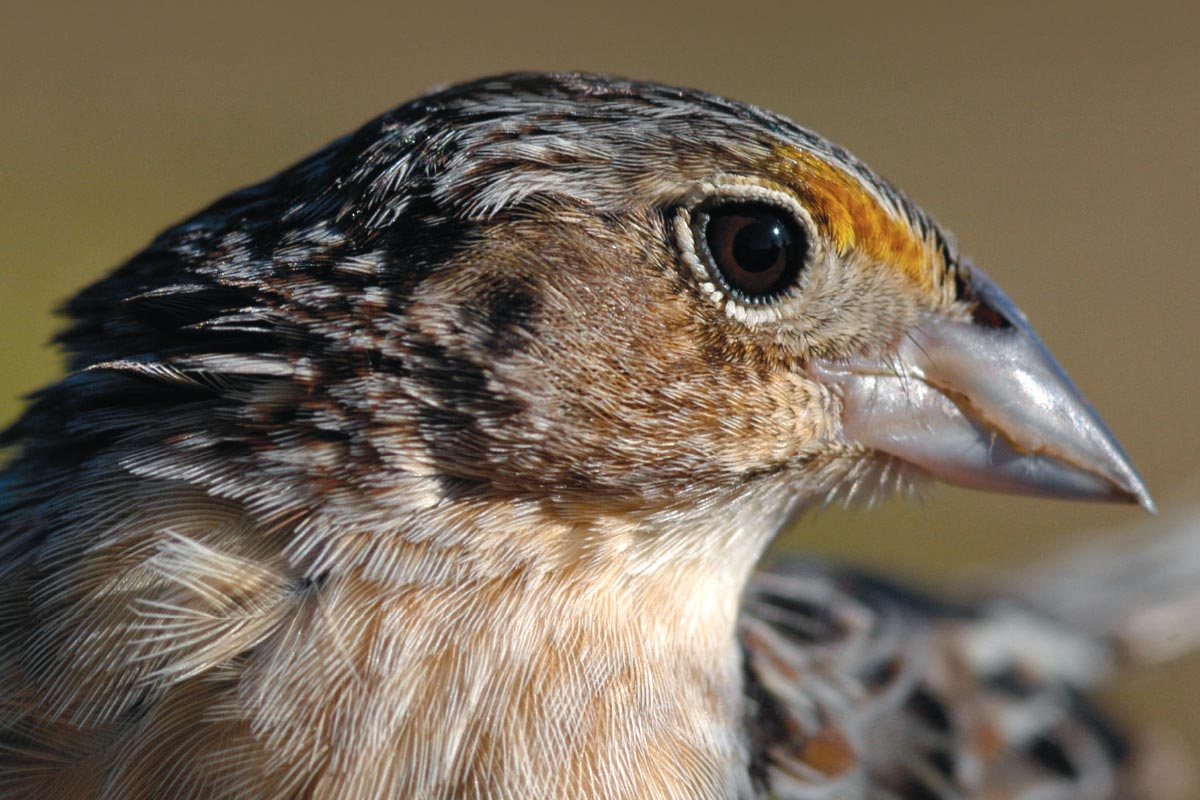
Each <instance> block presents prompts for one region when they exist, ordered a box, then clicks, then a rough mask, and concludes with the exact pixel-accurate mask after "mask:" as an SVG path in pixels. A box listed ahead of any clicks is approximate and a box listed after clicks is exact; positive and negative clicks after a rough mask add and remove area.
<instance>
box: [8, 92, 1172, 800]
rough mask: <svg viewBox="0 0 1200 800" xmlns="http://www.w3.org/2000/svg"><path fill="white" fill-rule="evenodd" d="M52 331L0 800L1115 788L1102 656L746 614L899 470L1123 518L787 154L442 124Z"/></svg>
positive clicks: (789, 134) (28, 506) (918, 601)
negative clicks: (802, 534) (781, 545)
mask: <svg viewBox="0 0 1200 800" xmlns="http://www.w3.org/2000/svg"><path fill="white" fill-rule="evenodd" d="M67 313H68V315H69V316H70V318H71V325H70V327H69V328H68V329H67V330H66V331H65V332H64V333H63V334H62V335H61V336H60V338H59V341H60V343H61V344H62V346H63V348H64V349H65V351H66V352H67V354H68V356H69V360H70V361H69V367H70V374H69V375H68V377H67V378H65V379H64V380H62V381H61V382H59V383H57V384H54V385H53V386H50V387H48V388H47V389H45V390H43V391H42V392H41V393H39V395H38V396H37V397H36V398H35V399H34V401H33V402H32V404H31V405H30V407H29V409H28V411H27V412H26V414H25V415H24V416H23V417H22V418H21V420H19V421H18V422H17V423H16V424H15V425H14V426H13V427H12V428H11V429H10V430H9V431H8V432H7V433H6V434H5V440H4V441H6V442H7V443H9V444H12V445H14V446H15V447H16V456H15V457H14V459H13V460H12V462H11V464H10V465H9V467H8V469H7V471H6V472H5V473H4V475H3V477H2V478H0V571H2V572H0V574H2V575H3V578H4V580H3V582H2V584H0V659H2V660H0V674H2V675H3V679H2V680H0V795H3V796H6V797H8V796H11V797H52V796H53V797H80V798H84V797H106V798H161V797H181V798H182V797H198V798H199V797H214V798H215V797H222V798H224V797H244V798H260V797H261V798H284V797H323V798H324V797H330V798H332V797H339V798H341V797H344V798H376V797H421V798H450V797H477V798H483V797H495V798H537V797H598V798H599V797H603V798H609V797H611V798H650V797H669V798H709V797H714V798H715V797H746V798H749V797H768V796H769V797H780V798H790V797H795V798H827V797H828V798H832V797H864V798H866V797H870V798H925V797H997V798H999V797H1033V796H1035V795H1034V794H1031V793H1030V792H1033V791H1034V789H1036V790H1037V791H1043V792H1048V793H1045V794H1036V796H1037V797H1062V798H1093V797H1094V798H1101V797H1114V796H1116V792H1117V791H1118V790H1119V789H1118V787H1119V786H1120V777H1119V776H1120V771H1119V770H1120V766H1119V765H1120V764H1121V763H1123V762H1122V759H1123V757H1124V756H1123V752H1124V747H1123V745H1120V744H1119V743H1118V741H1117V738H1116V737H1115V736H1113V735H1111V734H1109V733H1108V731H1107V726H1106V725H1104V724H1103V723H1101V722H1100V721H1099V718H1098V717H1097V716H1096V715H1095V714H1094V712H1092V711H1091V710H1090V709H1089V708H1088V707H1087V705H1086V704H1085V703H1084V702H1083V701H1082V700H1080V699H1079V698H1078V696H1077V694H1076V687H1077V686H1080V685H1083V684H1086V683H1087V682H1088V681H1091V680H1093V679H1094V678H1095V677H1096V675H1097V674H1098V673H1099V672H1100V671H1101V668H1102V667H1103V665H1104V663H1105V659H1106V658H1107V657H1108V656H1107V655H1106V653H1107V652H1108V651H1107V649H1106V648H1107V647H1108V642H1107V639H1106V638H1105V637H1106V635H1107V634H1108V632H1109V631H1107V630H1089V631H1086V632H1084V631H1074V630H1071V631H1070V632H1069V633H1063V634H1062V635H1061V636H1057V635H1055V634H1053V631H1057V630H1058V628H1056V627H1055V626H1058V625H1061V624H1062V623H1058V622H1053V621H1051V620H1050V619H1048V618H1042V617H1040V616H1038V615H1037V614H1034V613H1033V612H1028V611H1019V610H1017V609H1016V608H1015V607H1010V606H1006V605H1003V604H1002V603H1000V602H999V601H994V602H993V601H988V602H987V603H984V604H981V605H975V606H971V607H969V608H968V607H962V608H959V607H951V606H948V605H942V604H938V603H934V602H933V601H930V600H926V599H923V598H919V597H917V596H915V595H911V594H908V593H905V592H903V591H900V590H899V589H897V588H895V587H891V586H889V585H887V584H885V583H882V582H879V581H874V580H870V579H867V578H864V577H862V576H853V575H849V574H843V573H841V572H839V571H838V570H835V569H833V568H827V567H817V566H814V565H811V564H801V565H796V566H793V567H791V568H790V569H785V570H783V571H780V572H775V573H768V574H764V575H760V576H759V577H757V578H755V579H753V582H752V577H751V576H752V572H753V570H754V568H755V565H756V562H757V561H758V558H759V556H760V554H761V553H762V551H763V549H764V548H765V546H766V545H767V544H768V543H769V541H770V539H771V537H772V535H773V534H774V532H775V531H776V530H777V529H778V528H779V527H780V526H781V525H782V524H783V523H784V522H785V521H786V520H788V519H790V518H792V517H793V516H795V515H796V514H797V513H799V512H800V511H801V510H803V509H804V508H806V507H808V506H810V505H812V504H813V503H819V502H826V501H828V500H830V499H835V498H838V497H843V496H844V497H851V498H854V497H874V496H877V495H882V494H884V493H886V492H888V491H889V490H891V489H894V488H897V487H901V488H903V487H905V486H907V485H908V484H909V483H910V482H912V481H914V480H918V479H920V477H921V476H922V475H924V474H925V473H932V474H934V475H936V476H938V477H942V478H945V479H950V480H958V481H961V482H965V483H969V484H972V485H981V486H985V487H991V488H1006V489H1014V490H1020V491H1044V492H1049V493H1056V494H1073V495H1089V496H1108V497H1112V498H1115V499H1126V500H1129V499H1135V500H1137V501H1139V502H1142V503H1143V504H1145V505H1148V504H1149V498H1148V495H1147V494H1146V492H1145V489H1144V488H1143V487H1142V486H1141V484H1140V482H1139V481H1138V479H1137V477H1136V475H1135V474H1134V473H1133V472H1132V470H1131V468H1130V467H1129V465H1128V462H1127V461H1126V460H1125V459H1124V456H1123V455H1122V454H1121V453H1120V450H1119V448H1118V447H1117V445H1116V443H1115V441H1113V440H1112V438H1111V436H1109V435H1108V434H1107V432H1106V431H1105V430H1104V429H1103V426H1102V424H1101V423H1100V422H1099V420H1098V419H1096V418H1095V417H1094V415H1093V413H1092V412H1091V411H1090V409H1089V408H1088V407H1087V406H1086V403H1084V402H1083V401H1082V399H1081V398H1079V397H1078V395H1077V393H1075V391H1074V389H1073V388H1072V387H1071V386H1070V384H1069V381H1067V380H1066V378H1065V376H1062V375H1061V373H1059V372H1058V371H1057V369H1056V368H1055V367H1054V366H1053V362H1052V361H1050V360H1049V357H1048V356H1046V355H1045V354H1044V351H1042V350H1041V348H1040V344H1038V343H1037V341H1036V337H1033V335H1032V333H1031V332H1030V331H1029V330H1028V327H1027V324H1026V323H1025V321H1024V318H1023V317H1021V315H1020V312H1018V311H1016V309H1015V308H1014V307H1012V306H1011V304H1010V303H1009V302H1008V301H1007V299H1006V298H1004V297H1003V295H1002V294H1000V293H999V290H997V289H996V288H995V287H994V286H992V284H991V283H990V282H989V281H988V280H987V279H986V277H984V276H983V275H982V273H980V272H978V270H974V269H973V268H972V267H970V265H968V264H966V263H965V262H964V261H963V260H962V259H961V258H960V257H959V255H958V254H957V251H956V249H955V248H954V246H953V244H952V243H951V242H950V240H949V238H948V237H947V236H946V235H945V234H944V233H943V232H942V231H941V230H940V229H939V228H938V227H937V225H936V224H935V223H934V222H933V221H932V220H931V219H930V218H929V217H927V216H926V215H925V214H924V213H922V212H921V211H920V210H918V209H917V208H916V207H915V206H913V205H912V204H911V203H910V202H909V201H908V200H907V199H906V198H905V197H904V196H903V195H901V194H900V193H899V192H897V191H896V190H895V189H893V188H892V187H890V186H889V185H888V184H887V183H885V182H884V181H882V180H881V179H880V178H878V177H877V176H876V175H875V174H874V173H872V172H871V171H870V170H869V169H868V168H867V167H865V166H864V165H863V164H861V163H860V162H858V161H857V160H855V159H854V158H853V157H852V156H850V155H849V154H848V153H846V152H845V151H843V150H841V149H840V148H838V147H836V146H834V145H831V144H829V143H828V142H826V141H824V140H822V139H821V138H820V137H818V136H816V135H815V134H812V133H811V132H808V131H806V130H804V129H801V128H799V127H797V126H795V125H794V124H793V123H791V122H789V121H787V120H785V119H782V118H780V117H777V116H774V115H771V114H769V113H766V112H763V111H760V110H757V109H754V108H750V107H747V106H743V105H740V104H737V103H733V102H730V101H726V100H722V99H720V98H716V97H712V96H709V95H704V94H701V93H697V92H690V91H683V90H677V89H671V88H667V87H660V86H654V85H650V84H642V83H634V82H627V81H620V80H614V79H608V78H601V77H594V76H580V75H555V76H546V75H524V76H509V77H504V78H496V79H490V80H485V81H481V82H478V83H474V84H469V85H464V86H459V87H454V88H451V89H447V90H444V91H441V92H438V93H435V94H432V95H429V96H426V97H423V98H419V99H417V100H415V101H413V102H412V103H409V104H407V105H405V106H401V107H400V108H398V109H396V110H395V111H393V112H390V113H388V114H385V115H384V116H382V117H380V118H378V119H377V120H374V121H373V122H371V123H369V124H368V125H366V126H365V127H364V128H362V129H361V130H359V131H358V132H356V133H353V134H351V135H349V136H347V137H345V138H343V139H341V140H338V141H337V142H334V143H333V144H331V145H330V146H328V147H327V148H325V149H324V150H322V151H320V152H318V153H317V154H315V155H313V156H312V157H310V158H308V159H306V160H305V161H303V162H301V163H300V164H298V165H296V166H295V167H292V168H291V169H288V170H286V171H284V172H282V173H280V174H279V175H278V176H276V177H274V178H272V179H270V180H268V181H266V182H264V183H262V184H259V185H258V186H254V187H251V188H248V189H245V190H242V191H240V192H237V193H235V194H232V195H230V196H228V197H226V198H224V199H222V200H220V201H218V202H217V203H216V204H214V205H213V206H211V207H210V208H208V209H206V210H204V211H202V212H200V213H199V214H197V215H196V216H195V217H193V218H191V219H189V220H187V221H185V222H183V223H181V224H179V225H177V226H175V227H173V228H171V229H169V230H167V231H166V232H165V233H163V234H161V235H160V236H159V237H158V238H157V239H155V240H154V241H153V242H152V243H151V244H150V245H149V246H148V247H147V248H146V249H145V250H144V251H142V252H141V253H139V254H138V255H136V256H135V257H134V258H133V259H131V260H130V261H129V262H128V263H127V264H125V265H123V266H122V267H121V268H120V269H118V270H117V271H116V272H114V273H113V274H112V275H110V276H109V277H107V278H105V279H104V280H102V281H100V282H99V283H97V284H95V285H94V286H92V287H90V288H88V289H85V290H84V291H83V292H81V293H80V294H79V295H78V296H77V297H76V298H75V299H74V300H72V301H71V302H70V303H69V304H68V306H67ZM961 356H966V358H965V362H964V363H966V364H967V365H968V366H962V365H961V364H959V362H958V361H957V360H956V359H959V357H961ZM1016 356H1019V357H1016ZM993 361H994V362H995V364H994V365H993V363H992V362H993ZM971 364H977V365H981V366H979V367H978V368H972V367H970V365H971ZM985 367H986V368H985ZM993 367H994V368H993ZM997 376H1000V377H997ZM1029 376H1033V377H1034V378H1036V379H1037V381H1040V382H1041V385H1042V389H1043V390H1044V391H1045V395H1044V396H1043V400H1046V404H1045V407H1043V406H1042V405H1039V404H1038V402H1037V401H1035V400H1034V399H1033V398H1032V397H1026V395H1024V394H1022V392H1025V391H1026V389H1025V388H1023V387H1024V384H1022V383H1021V382H1020V381H1019V380H1018V378H1028V377H1029ZM1002 379H1003V380H1002ZM1010 379H1011V380H1010ZM1047 398H1048V400H1047ZM1009 399H1012V400H1013V401H1014V402H1012V403H1008V402H1007V401H1008V400H1009ZM914 425H915V426H916V429H917V430H918V432H919V435H917V436H916V437H915V439H914V438H912V437H907V438H906V436H905V435H904V434H905V432H906V431H907V430H909V427H911V426H914ZM906 426H909V427H906ZM914 441H915V442H916V444H914ZM748 585H750V586H751V589H750V592H749V594H748V595H745V606H744V608H742V602H743V596H744V593H745V591H746V588H747V586H748ZM1013 625H1016V626H1018V627H1019V628H1020V629H1021V630H1022V631H1026V632H1028V635H1029V637H1032V638H1031V640H1036V641H1042V639H1039V638H1038V637H1043V638H1044V639H1046V640H1048V641H1057V642H1058V643H1059V645H1060V646H1061V649H1062V658H1061V660H1057V659H1050V661H1049V662H1047V661H1046V660H1045V659H1040V660H1039V658H1037V657H1029V658H1026V656H1027V654H1026V653H1024V652H1022V651H1021V650H1020V648H1016V649H1013V648H1011V647H1010V645H1011V640H1010V639H1006V638H1004V636H1002V635H1001V633H1003V632H1004V631H1009V630H1010V629H1011V627H1012V626H1013ZM1006 626H1007V627H1006ZM1020 626H1024V627H1020ZM1063 630H1064V631H1066V630H1067V628H1066V627H1063ZM993 634H994V635H993ZM1018 638H1019V637H1018ZM1035 656H1036V654H1035ZM1014 687H1015V688H1014ZM1013 708H1016V709H1017V710H1016V711H1012V710H1011V709H1013ZM1005 720H1007V721H1008V722H1005ZM1012 720H1018V722H1020V724H1017V723H1016V722H1012ZM1010 723H1011V724H1010ZM1047 787H1049V788H1047ZM1055 792H1057V793H1055Z"/></svg>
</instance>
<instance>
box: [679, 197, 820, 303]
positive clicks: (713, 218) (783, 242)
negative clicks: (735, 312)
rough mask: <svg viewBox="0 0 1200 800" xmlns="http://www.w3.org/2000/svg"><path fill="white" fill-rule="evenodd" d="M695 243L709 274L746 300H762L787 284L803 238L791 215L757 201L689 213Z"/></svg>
mask: <svg viewBox="0 0 1200 800" xmlns="http://www.w3.org/2000/svg"><path fill="white" fill-rule="evenodd" d="M694 219H695V234H696V246H697V250H698V251H700V252H701V253H702V254H703V256H705V257H706V260H707V261H708V262H709V266H710V268H715V269H714V273H715V274H714V277H717V278H719V280H720V281H721V282H722V283H724V284H725V289H726V290H728V291H729V292H730V293H731V294H733V295H734V296H736V297H737V299H739V300H741V301H742V302H746V303H765V302H768V301H770V300H773V299H774V298H776V297H778V296H779V295H780V294H782V293H783V292H784V291H785V290H786V289H787V288H788V287H789V286H791V285H793V284H794V283H795V281H796V279H797V277H799V275H800V271H801V270H802V269H803V268H804V262H805V259H806V258H807V257H808V238H807V237H806V236H805V233H804V230H803V228H801V226H800V225H798V224H797V223H796V221H795V220H794V219H793V218H792V215H791V214H788V213H787V212H786V211H784V210H783V209H780V208H776V207H775V206H771V205H765V204H761V203H724V204H721V205H717V206H711V207H709V208H706V209H703V210H701V211H700V212H699V213H697V214H696V216H695V218H694Z"/></svg>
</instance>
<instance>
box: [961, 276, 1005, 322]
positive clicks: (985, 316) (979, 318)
mask: <svg viewBox="0 0 1200 800" xmlns="http://www.w3.org/2000/svg"><path fill="white" fill-rule="evenodd" d="M954 291H955V293H956V294H957V295H958V299H959V300H965V301H967V302H971V303H974V304H975V306H974V308H972V309H971V320H972V321H973V322H974V323H975V324H976V325H979V326H980V327H983V328H989V329H991V330H1006V329H1008V328H1011V327H1012V326H1013V323H1012V320H1010V319H1009V318H1008V317H1006V316H1004V314H1002V313H1001V312H999V311H997V310H996V309H995V308H994V307H993V306H991V305H990V304H989V303H988V302H987V301H986V300H984V299H983V298H982V297H980V296H979V293H978V292H976V291H975V286H974V285H973V284H972V283H971V279H970V275H969V274H968V273H967V271H966V270H965V269H962V268H960V269H959V270H958V271H957V272H955V275H954Z"/></svg>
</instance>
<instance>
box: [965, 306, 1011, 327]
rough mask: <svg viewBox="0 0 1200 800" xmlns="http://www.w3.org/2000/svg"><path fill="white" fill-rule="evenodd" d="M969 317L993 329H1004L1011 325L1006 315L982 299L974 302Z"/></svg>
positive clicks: (976, 322)
mask: <svg viewBox="0 0 1200 800" xmlns="http://www.w3.org/2000/svg"><path fill="white" fill-rule="evenodd" d="M971 319H972V320H973V321H974V322H975V324H977V325H981V326H983V327H985V328H991V329H993V330H1004V329H1006V328H1011V327H1012V326H1013V324H1012V321H1011V320H1009V318H1008V317H1006V316H1004V315H1003V314H1001V313H1000V312H999V311H997V310H996V309H994V308H992V307H991V306H989V305H988V304H987V303H985V302H983V301H982V300H980V301H978V302H977V303H976V304H975V308H974V309H972V310H971Z"/></svg>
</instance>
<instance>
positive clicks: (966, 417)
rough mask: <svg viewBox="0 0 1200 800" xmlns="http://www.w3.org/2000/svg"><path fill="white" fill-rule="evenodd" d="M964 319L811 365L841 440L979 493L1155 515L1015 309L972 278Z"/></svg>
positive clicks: (929, 323)
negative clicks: (866, 354) (886, 350)
mask: <svg viewBox="0 0 1200 800" xmlns="http://www.w3.org/2000/svg"><path fill="white" fill-rule="evenodd" d="M967 281H969V284H968V285H969V286H970V289H971V290H972V291H973V293H974V295H975V299H976V300H977V301H978V303H979V305H978V307H977V310H976V313H975V314H974V315H973V317H972V318H968V319H954V318H950V317H946V316H942V315H937V314H934V313H926V314H924V315H923V317H922V319H921V320H920V322H919V323H918V324H917V325H916V326H915V328H914V329H913V330H911V331H910V332H909V335H908V336H906V337H905V338H904V341H903V343H902V344H900V345H899V347H898V348H896V350H895V351H894V352H892V353H890V354H888V355H887V356H885V357H882V358H879V359H874V360H872V359H857V360H851V361H838V362H830V361H817V362H814V363H813V365H812V369H813V372H814V373H815V374H816V375H817V377H818V378H819V379H820V380H822V381H824V382H825V383H826V384H827V385H829V386H830V387H831V388H832V389H833V391H834V393H835V394H836V395H837V396H838V397H839V398H840V400H841V404H842V409H841V412H842V423H843V428H842V435H843V436H844V437H845V439H846V441H847V442H853V443H857V444H860V445H863V446H865V447H869V448H871V449H874V450H877V451H880V452H883V453H886V454H889V455H891V456H894V457H896V458H899V459H901V460H903V461H906V462H908V463H910V464H912V465H915V466H917V467H919V468H920V469H922V470H924V471H925V472H927V473H929V474H930V475H932V476H933V477H935V478H938V479H940V480H944V481H947V482H949V483H956V484H960V485H963V486H971V487H975V488H980V489H993V490H999V491H1008V492H1017V493H1022V494H1036V495H1050V496H1056V497H1076V498H1088V499H1097V500H1117V501H1124V502H1134V503H1138V504H1140V505H1141V506H1142V507H1143V508H1144V509H1146V510H1147V511H1150V512H1153V511H1154V501H1153V500H1151V499H1150V493H1149V492H1148V491H1147V490H1146V487H1145V484H1143V483H1142V479H1141V478H1140V477H1139V476H1138V474H1137V472H1135V471H1134V469H1133V465H1131V464H1130V463H1129V458H1128V457H1127V456H1126V455H1125V453H1124V451H1123V450H1122V449H1121V445H1119V444H1118V443H1117V440H1116V439H1115V438H1114V437H1113V435H1112V433H1110V432H1109V430H1108V428H1107V427H1106V426H1105V424H1104V422H1103V421H1101V419H1100V417H1099V415H1097V414H1096V412H1095V410H1094V409H1093V408H1092V406H1091V405H1090V404H1089V403H1088V402H1087V400H1085V399H1084V397H1083V395H1081V394H1080V393H1079V390H1078V389H1076V388H1075V386H1074V384H1072V383H1071V379H1070V378H1068V377H1067V375H1066V373H1065V372H1063V370H1062V368H1061V367H1059V366H1058V364H1057V363H1056V362H1055V361H1054V359H1053V358H1052V357H1051V356H1050V353H1049V352H1047V350H1046V348H1045V346H1044V345H1043V344H1042V342H1041V340H1039V339H1038V337H1037V334H1035V333H1034V332H1033V329H1032V328H1031V327H1030V326H1029V323H1028V321H1027V320H1026V319H1025V315H1024V314H1022V313H1021V312H1020V311H1019V310H1018V309H1017V308H1016V306H1014V305H1013V303H1012V301H1011V300H1009V299H1008V297H1006V296H1005V295H1004V293H1003V292H1001V291H1000V289H999V288H997V287H996V285H995V284H993V283H992V282H991V280H989V279H988V278H987V276H986V275H984V274H983V273H982V272H981V271H980V270H978V269H973V270H971V272H970V274H969V276H968V277H967Z"/></svg>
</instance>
